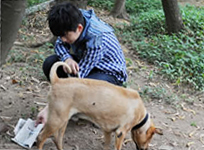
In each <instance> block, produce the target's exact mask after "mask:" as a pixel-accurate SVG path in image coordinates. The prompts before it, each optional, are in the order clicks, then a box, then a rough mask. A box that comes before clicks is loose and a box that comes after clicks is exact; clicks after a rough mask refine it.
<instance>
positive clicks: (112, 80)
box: [43, 55, 122, 86]
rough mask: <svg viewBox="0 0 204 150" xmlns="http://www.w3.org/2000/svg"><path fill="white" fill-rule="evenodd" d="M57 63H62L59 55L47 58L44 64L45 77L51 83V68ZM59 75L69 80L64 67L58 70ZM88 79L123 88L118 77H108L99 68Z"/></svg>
mask: <svg viewBox="0 0 204 150" xmlns="http://www.w3.org/2000/svg"><path fill="white" fill-rule="evenodd" d="M57 61H60V60H59V58H58V56H57V55H51V56H49V57H48V58H46V60H45V61H44V63H43V72H44V74H45V76H46V77H47V79H48V80H49V81H50V77H49V75H50V70H51V67H52V65H53V64H54V63H55V62H57ZM57 75H58V77H60V78H67V77H68V76H67V74H66V73H65V72H64V70H63V67H62V66H60V67H59V68H58V69H57ZM86 78H90V79H97V80H104V81H107V82H109V83H112V84H115V85H119V86H122V82H121V81H118V80H117V79H116V77H114V76H111V75H108V74H105V73H102V72H100V70H99V69H97V68H94V69H93V70H92V71H91V72H90V73H89V75H88V76H87V77H86Z"/></svg>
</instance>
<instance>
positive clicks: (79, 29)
mask: <svg viewBox="0 0 204 150" xmlns="http://www.w3.org/2000/svg"><path fill="white" fill-rule="evenodd" d="M77 29H78V31H79V32H82V31H83V29H84V27H83V25H82V24H78V27H77Z"/></svg>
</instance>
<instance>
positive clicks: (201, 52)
mask: <svg viewBox="0 0 204 150" xmlns="http://www.w3.org/2000/svg"><path fill="white" fill-rule="evenodd" d="M181 12H182V17H183V23H184V26H185V29H184V30H183V31H182V32H180V33H179V34H174V35H168V34H167V32H166V30H165V17H164V14H163V10H155V9H154V10H149V11H148V12H144V13H141V14H140V15H139V16H138V15H137V14H136V15H132V16H131V18H132V22H131V25H126V26H125V27H124V28H123V29H116V31H117V33H118V35H120V36H122V41H123V42H124V43H125V44H127V45H128V46H130V47H132V48H133V49H134V50H135V51H136V52H137V53H138V54H139V56H140V57H141V58H144V59H146V60H147V61H148V62H150V63H154V64H156V65H158V66H159V67H160V72H159V73H161V74H163V75H166V76H167V77H168V78H169V79H171V80H172V81H173V82H175V84H181V83H188V84H190V85H192V86H193V87H194V88H195V89H204V17H203V16H204V8H203V7H200V8H197V7H193V6H186V7H184V8H181Z"/></svg>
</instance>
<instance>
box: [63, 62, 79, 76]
mask: <svg viewBox="0 0 204 150" xmlns="http://www.w3.org/2000/svg"><path fill="white" fill-rule="evenodd" d="M65 63H67V64H68V65H69V67H70V68H71V71H72V74H74V75H77V73H78V72H79V65H78V64H77V62H76V61H74V60H73V59H72V58H68V59H67V60H65ZM63 69H64V72H66V73H69V72H68V70H67V68H66V67H65V66H63Z"/></svg>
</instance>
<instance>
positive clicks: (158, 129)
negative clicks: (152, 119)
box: [154, 128, 163, 135]
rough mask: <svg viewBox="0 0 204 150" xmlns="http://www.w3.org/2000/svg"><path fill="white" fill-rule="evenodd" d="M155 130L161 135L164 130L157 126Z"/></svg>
mask: <svg viewBox="0 0 204 150" xmlns="http://www.w3.org/2000/svg"><path fill="white" fill-rule="evenodd" d="M154 132H155V133H157V134H159V135H163V131H162V129H160V128H155V130H154Z"/></svg>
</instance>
